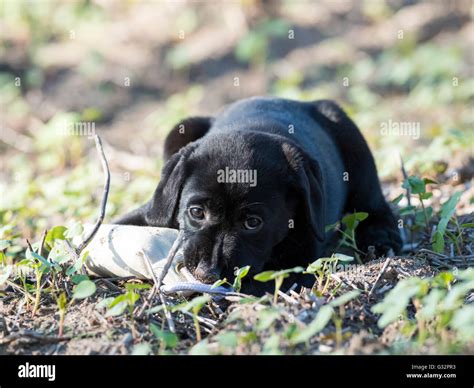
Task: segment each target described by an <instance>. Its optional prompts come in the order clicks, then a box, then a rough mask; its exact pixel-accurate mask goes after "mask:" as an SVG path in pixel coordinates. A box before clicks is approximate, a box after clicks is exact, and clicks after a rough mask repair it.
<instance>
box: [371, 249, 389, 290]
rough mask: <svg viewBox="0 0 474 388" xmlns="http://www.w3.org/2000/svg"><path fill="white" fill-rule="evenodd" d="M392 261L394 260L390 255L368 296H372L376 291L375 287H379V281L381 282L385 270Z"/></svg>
mask: <svg viewBox="0 0 474 388" xmlns="http://www.w3.org/2000/svg"><path fill="white" fill-rule="evenodd" d="M391 261H392V258H391V257H388V258H387V259H386V260H385V263H383V266H382V269H381V270H380V272H379V274H378V275H377V278H376V279H375V283H374V285H373V286H372V288H371V289H370V291H369V295H368V298H370V296H371V295H372V293H373V292H374V290H375V287H377V284H378V282H379V281H380V279H381V278H382V275H383V273H384V272H385V270H386V269H387V267H388V265H389V264H390V262H391Z"/></svg>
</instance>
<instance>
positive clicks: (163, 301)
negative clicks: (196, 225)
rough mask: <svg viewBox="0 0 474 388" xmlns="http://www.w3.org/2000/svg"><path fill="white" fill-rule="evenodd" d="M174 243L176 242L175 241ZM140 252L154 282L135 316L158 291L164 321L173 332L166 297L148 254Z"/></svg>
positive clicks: (173, 328)
mask: <svg viewBox="0 0 474 388" xmlns="http://www.w3.org/2000/svg"><path fill="white" fill-rule="evenodd" d="M178 237H179V235H178ZM177 239H178V238H177ZM177 239H176V240H177ZM175 243H176V241H175ZM173 247H174V244H173ZM173 247H171V250H170V253H171V251H172V250H173ZM141 253H142V257H143V260H144V261H145V264H146V265H147V269H148V272H149V273H150V275H151V277H152V279H153V282H154V283H155V284H154V285H153V288H152V289H151V290H150V293H149V295H148V298H147V299H145V302H144V303H143V305H142V307H141V309H140V311H139V312H138V314H137V317H141V316H142V314H143V312H144V311H145V308H146V307H147V306H148V305H151V301H152V300H153V298H154V297H155V295H156V293H158V296H159V297H160V300H161V304H162V305H163V311H164V314H165V317H166V321H167V322H168V327H169V328H170V331H171V332H173V333H175V332H176V328H175V325H174V321H173V316H172V315H171V312H170V311H169V309H168V305H167V303H166V297H165V296H164V295H163V293H162V292H161V291H160V280H159V279H158V278H157V277H156V274H155V271H153V267H152V265H151V261H150V258H149V257H148V255H147V254H146V253H145V251H143V250H142V251H141ZM173 257H174V254H173ZM173 257H172V258H171V261H172V260H173ZM168 268H169V267H168Z"/></svg>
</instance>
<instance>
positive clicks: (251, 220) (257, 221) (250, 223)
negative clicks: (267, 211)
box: [244, 216, 263, 230]
mask: <svg viewBox="0 0 474 388" xmlns="http://www.w3.org/2000/svg"><path fill="white" fill-rule="evenodd" d="M262 222H263V221H262V219H261V218H260V217H259V216H248V217H247V219H246V220H245V222H244V227H245V229H248V230H255V229H257V228H259V227H260V225H262Z"/></svg>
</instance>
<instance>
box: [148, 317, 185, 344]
mask: <svg viewBox="0 0 474 388" xmlns="http://www.w3.org/2000/svg"><path fill="white" fill-rule="evenodd" d="M150 331H151V332H152V333H153V334H154V335H155V337H156V338H158V339H159V340H160V341H163V343H164V344H165V346H166V347H167V348H174V347H176V345H178V343H179V339H178V337H177V336H176V334H174V333H171V332H170V331H165V330H161V329H160V328H159V327H158V326H156V325H155V324H154V323H150Z"/></svg>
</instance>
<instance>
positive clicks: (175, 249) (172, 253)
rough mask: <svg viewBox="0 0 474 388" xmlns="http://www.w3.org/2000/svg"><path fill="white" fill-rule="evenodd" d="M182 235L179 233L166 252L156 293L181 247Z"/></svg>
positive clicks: (181, 232)
mask: <svg viewBox="0 0 474 388" xmlns="http://www.w3.org/2000/svg"><path fill="white" fill-rule="evenodd" d="M183 238H184V234H183V231H181V230H180V231H179V233H178V236H177V237H176V240H175V241H174V243H173V245H172V246H171V249H170V251H169V252H168V256H167V257H166V264H165V266H164V267H163V270H162V271H161V274H160V277H159V279H158V283H157V287H158V291H159V290H160V287H161V285H162V284H163V279H164V278H165V276H166V274H167V273H168V271H169V269H170V267H171V264H172V263H173V259H174V257H175V255H176V252H178V249H179V248H180V247H181V243H182V242H183Z"/></svg>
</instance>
